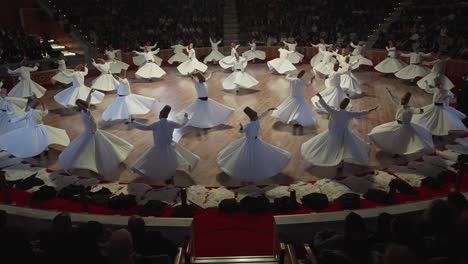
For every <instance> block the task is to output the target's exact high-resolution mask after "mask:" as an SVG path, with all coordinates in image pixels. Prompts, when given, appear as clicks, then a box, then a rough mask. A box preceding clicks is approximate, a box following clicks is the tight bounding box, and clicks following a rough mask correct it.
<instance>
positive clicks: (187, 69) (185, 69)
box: [177, 59, 208, 75]
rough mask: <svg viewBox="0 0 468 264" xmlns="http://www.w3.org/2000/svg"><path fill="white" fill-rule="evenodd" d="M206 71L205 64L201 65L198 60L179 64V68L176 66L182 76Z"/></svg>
mask: <svg viewBox="0 0 468 264" xmlns="http://www.w3.org/2000/svg"><path fill="white" fill-rule="evenodd" d="M207 69H208V66H206V65H205V64H203V63H201V62H200V61H199V60H197V59H191V60H188V61H186V62H184V63H182V64H180V65H179V66H177V70H178V71H179V72H180V73H181V74H182V75H188V74H190V73H192V72H194V71H195V70H198V71H201V72H205V71H206V70H207Z"/></svg>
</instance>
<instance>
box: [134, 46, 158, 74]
mask: <svg viewBox="0 0 468 264" xmlns="http://www.w3.org/2000/svg"><path fill="white" fill-rule="evenodd" d="M158 52H159V49H157V50H155V51H149V52H136V54H138V55H139V56H143V58H144V59H145V62H144V63H143V64H142V65H140V67H139V68H138V71H136V72H135V76H136V77H137V78H140V79H154V78H161V77H162V76H164V75H165V74H166V72H165V71H164V70H163V69H161V67H159V65H158V64H157V63H156V62H155V56H154V55H155V54H157V53H158Z"/></svg>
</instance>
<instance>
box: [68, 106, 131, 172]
mask: <svg viewBox="0 0 468 264" xmlns="http://www.w3.org/2000/svg"><path fill="white" fill-rule="evenodd" d="M80 117H81V121H82V122H83V126H84V131H83V133H81V134H80V135H79V136H78V137H76V138H75V139H74V140H73V141H72V142H71V143H70V145H69V146H68V147H67V148H65V149H64V150H63V151H62V153H60V155H59V162H60V166H62V168H63V169H65V170H71V169H86V170H90V171H94V172H96V173H98V174H99V175H101V176H103V177H104V179H108V180H110V179H111V178H112V177H110V176H111V175H110V174H111V173H112V172H114V171H115V170H116V169H117V168H118V167H119V164H120V163H121V162H123V161H124V160H125V159H126V158H127V157H128V155H129V154H130V152H131V151H132V149H133V145H132V144H130V143H128V142H127V141H125V140H124V139H121V138H119V137H117V136H115V135H113V134H111V133H109V132H107V131H104V130H100V129H98V128H97V125H96V121H95V120H94V118H93V116H92V115H91V113H90V112H86V111H81V112H80Z"/></svg>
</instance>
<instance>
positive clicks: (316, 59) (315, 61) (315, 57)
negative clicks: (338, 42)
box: [310, 52, 323, 68]
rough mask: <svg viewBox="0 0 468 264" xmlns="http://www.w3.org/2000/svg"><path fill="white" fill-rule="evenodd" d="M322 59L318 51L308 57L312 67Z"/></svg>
mask: <svg viewBox="0 0 468 264" xmlns="http://www.w3.org/2000/svg"><path fill="white" fill-rule="evenodd" d="M322 59H323V54H322V53H321V52H318V53H317V54H315V55H314V56H313V57H312V59H310V66H312V68H314V67H315V66H317V65H318V64H319V63H320V61H321V60H322Z"/></svg>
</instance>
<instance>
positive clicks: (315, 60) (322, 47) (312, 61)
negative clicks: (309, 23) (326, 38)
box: [310, 43, 333, 67]
mask: <svg viewBox="0 0 468 264" xmlns="http://www.w3.org/2000/svg"><path fill="white" fill-rule="evenodd" d="M331 46H333V45H332V44H322V43H319V44H317V45H312V47H314V48H318V52H317V54H315V55H314V57H312V59H310V66H312V67H315V66H317V65H318V64H319V62H320V61H321V60H322V58H323V53H322V51H326V50H327V48H329V47H331Z"/></svg>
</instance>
